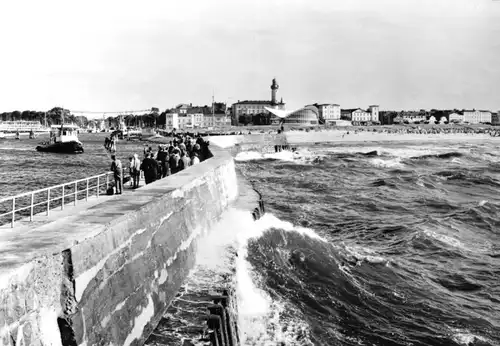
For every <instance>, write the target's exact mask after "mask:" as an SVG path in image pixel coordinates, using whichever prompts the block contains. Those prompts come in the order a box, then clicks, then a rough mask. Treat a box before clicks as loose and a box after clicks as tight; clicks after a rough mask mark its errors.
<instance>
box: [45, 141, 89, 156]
mask: <svg viewBox="0 0 500 346" xmlns="http://www.w3.org/2000/svg"><path fill="white" fill-rule="evenodd" d="M36 150H37V151H41V152H46V153H61V154H82V153H83V146H82V144H81V143H78V142H73V141H72V142H64V143H52V144H47V145H39V146H37V147H36Z"/></svg>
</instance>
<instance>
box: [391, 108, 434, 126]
mask: <svg viewBox="0 0 500 346" xmlns="http://www.w3.org/2000/svg"><path fill="white" fill-rule="evenodd" d="M434 121H436V118H434ZM393 122H394V124H423V123H425V122H427V117H426V115H425V114H424V113H422V112H414V111H405V112H401V113H399V114H398V116H397V117H395V118H394V120H393Z"/></svg>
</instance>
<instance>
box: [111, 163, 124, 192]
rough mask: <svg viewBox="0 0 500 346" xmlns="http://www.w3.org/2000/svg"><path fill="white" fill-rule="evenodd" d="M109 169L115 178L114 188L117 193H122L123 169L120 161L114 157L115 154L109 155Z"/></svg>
mask: <svg viewBox="0 0 500 346" xmlns="http://www.w3.org/2000/svg"><path fill="white" fill-rule="evenodd" d="M111 160H113V161H112V162H111V171H112V172H113V176H114V178H115V190H116V194H117V195H121V194H122V190H123V173H122V171H123V169H122V162H121V161H120V160H118V159H117V158H116V156H115V155H111Z"/></svg>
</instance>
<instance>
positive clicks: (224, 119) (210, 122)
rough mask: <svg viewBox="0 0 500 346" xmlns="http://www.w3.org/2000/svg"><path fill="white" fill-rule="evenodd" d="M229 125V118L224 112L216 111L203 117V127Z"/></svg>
mask: <svg viewBox="0 0 500 346" xmlns="http://www.w3.org/2000/svg"><path fill="white" fill-rule="evenodd" d="M230 125H231V118H230V117H228V116H227V114H226V113H218V114H214V115H213V116H212V115H211V114H210V115H205V116H204V118H203V127H215V128H217V127H226V126H230Z"/></svg>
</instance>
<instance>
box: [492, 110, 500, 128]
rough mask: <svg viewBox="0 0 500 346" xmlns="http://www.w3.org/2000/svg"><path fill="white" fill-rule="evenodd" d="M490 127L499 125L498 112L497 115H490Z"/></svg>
mask: <svg viewBox="0 0 500 346" xmlns="http://www.w3.org/2000/svg"><path fill="white" fill-rule="evenodd" d="M491 125H496V126H498V125H500V111H498V112H497V113H491Z"/></svg>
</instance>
